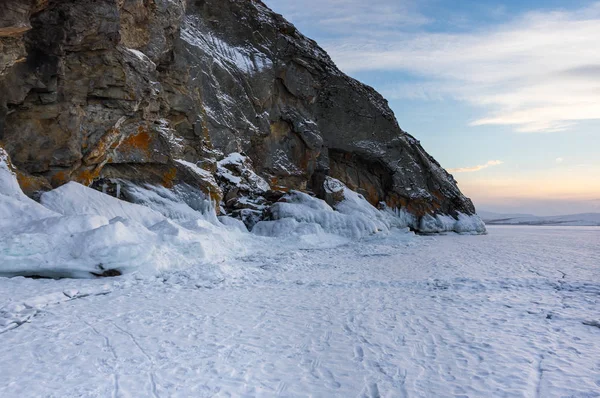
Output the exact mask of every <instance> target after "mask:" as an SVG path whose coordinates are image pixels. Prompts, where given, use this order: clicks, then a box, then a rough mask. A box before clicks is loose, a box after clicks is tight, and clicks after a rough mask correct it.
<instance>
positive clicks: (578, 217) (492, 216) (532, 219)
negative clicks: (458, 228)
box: [478, 211, 600, 227]
mask: <svg viewBox="0 0 600 398" xmlns="http://www.w3.org/2000/svg"><path fill="white" fill-rule="evenodd" d="M478 214H479V215H480V216H481V218H482V219H483V221H484V222H485V223H486V224H489V225H548V226H560V225H562V226H572V227H576V226H582V227H586V226H587V227H595V226H600V213H582V214H571V215H566V216H546V217H541V216H534V215H531V214H501V213H492V212H487V211H480V212H478Z"/></svg>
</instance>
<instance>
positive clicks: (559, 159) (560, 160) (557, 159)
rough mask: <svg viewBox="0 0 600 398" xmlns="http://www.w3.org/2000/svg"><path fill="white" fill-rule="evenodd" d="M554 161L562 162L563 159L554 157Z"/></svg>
mask: <svg viewBox="0 0 600 398" xmlns="http://www.w3.org/2000/svg"><path fill="white" fill-rule="evenodd" d="M555 161H556V163H562V162H564V161H565V160H564V159H563V158H556V160H555Z"/></svg>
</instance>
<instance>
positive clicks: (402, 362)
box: [0, 227, 600, 398]
mask: <svg viewBox="0 0 600 398" xmlns="http://www.w3.org/2000/svg"><path fill="white" fill-rule="evenodd" d="M489 232H490V233H489V234H488V235H482V236H461V235H457V234H449V235H445V236H414V235H411V234H406V233H401V232H400V231H396V233H393V234H390V235H385V236H384V235H376V236H372V237H370V238H366V239H362V240H358V241H352V242H347V241H346V242H345V243H344V242H339V243H338V244H336V245H330V246H329V247H317V246H316V243H317V242H308V241H303V242H294V243H293V244H292V242H290V241H286V240H282V243H281V245H272V246H265V245H263V246H260V247H256V248H254V250H251V251H250V252H249V253H246V254H240V256H239V257H237V258H231V259H229V260H227V261H224V262H219V263H217V264H216V265H215V268H216V269H215V271H216V272H215V273H216V274H218V275H219V276H220V277H219V278H216V279H214V280H212V281H208V280H206V278H205V275H202V274H198V273H197V272H196V271H197V268H192V269H187V270H184V271H178V272H167V273H162V274H160V275H156V276H143V275H139V274H135V273H134V274H128V275H124V276H122V277H118V278H112V279H96V280H90V279H83V280H74V279H61V280H46V279H42V280H32V279H26V278H21V277H19V278H10V279H9V278H5V279H1V278H0V303H1V304H0V357H2V359H3V361H2V364H1V365H0V369H1V371H0V396H2V397H39V396H60V397H79V396H102V397H105V396H115V397H120V396H157V397H167V396H169V397H190V396H193V397H204V396H265V397H268V396H286V397H304V396H316V397H334V396H335V397H348V396H367V397H375V396H385V397H403V396H404V397H455V396H464V397H489V396H503V397H549V398H552V397H594V396H598V393H599V391H600V327H599V326H600V312H599V311H598V308H600V306H599V305H600V283H599V281H600V269H599V268H598V266H597V264H599V262H600V254H599V253H600V251H599V250H598V248H599V244H600V229H598V228H586V227H580V228H565V227H541V228H531V227H493V228H491V229H490V231H489Z"/></svg>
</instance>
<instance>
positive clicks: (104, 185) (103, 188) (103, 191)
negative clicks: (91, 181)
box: [102, 183, 108, 193]
mask: <svg viewBox="0 0 600 398" xmlns="http://www.w3.org/2000/svg"><path fill="white" fill-rule="evenodd" d="M107 189H108V184H107V183H104V184H102V193H106V190H107Z"/></svg>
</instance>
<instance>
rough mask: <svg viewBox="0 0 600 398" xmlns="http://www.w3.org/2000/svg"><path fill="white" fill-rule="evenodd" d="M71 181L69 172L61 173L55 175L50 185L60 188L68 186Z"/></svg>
mask: <svg viewBox="0 0 600 398" xmlns="http://www.w3.org/2000/svg"><path fill="white" fill-rule="evenodd" d="M69 179H70V173H69V172H67V171H59V172H57V173H55V174H54V175H53V176H52V178H51V179H50V184H52V186H53V187H59V186H61V185H63V184H66V183H67V182H68V181H69Z"/></svg>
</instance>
